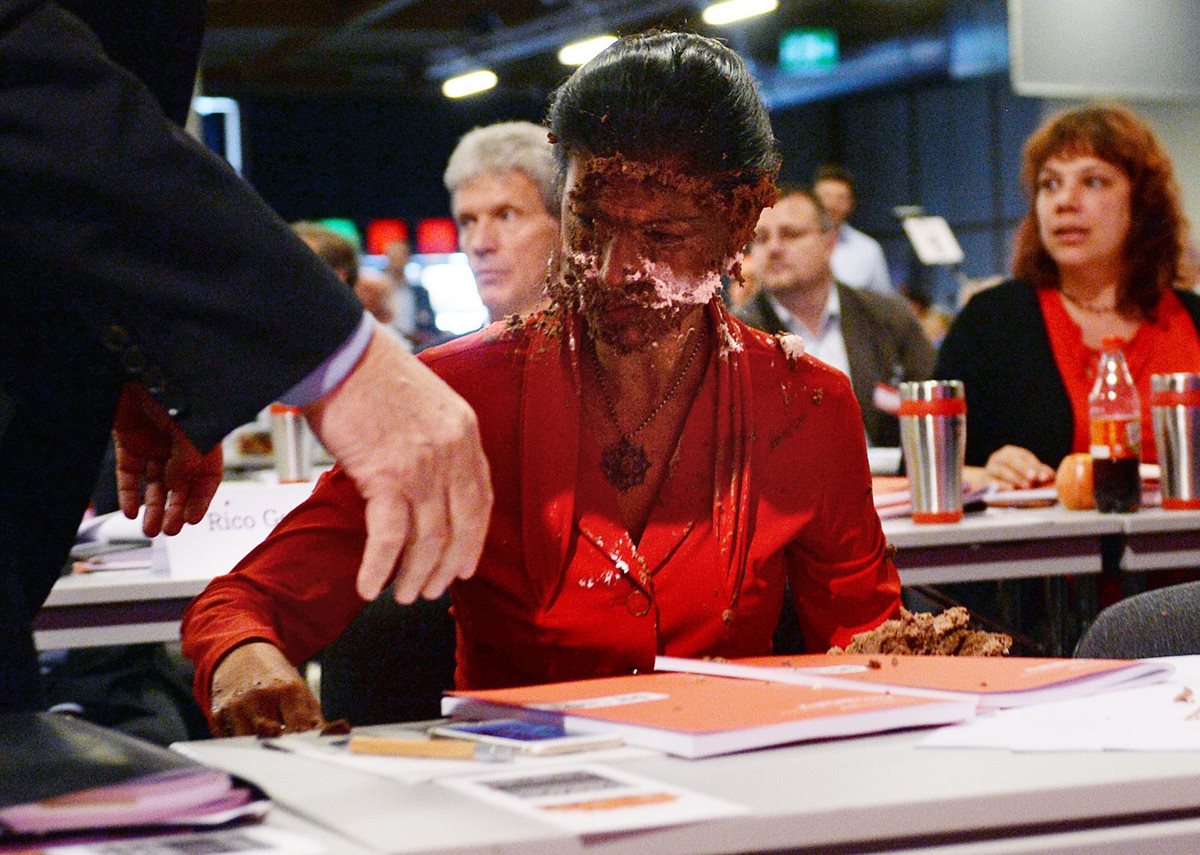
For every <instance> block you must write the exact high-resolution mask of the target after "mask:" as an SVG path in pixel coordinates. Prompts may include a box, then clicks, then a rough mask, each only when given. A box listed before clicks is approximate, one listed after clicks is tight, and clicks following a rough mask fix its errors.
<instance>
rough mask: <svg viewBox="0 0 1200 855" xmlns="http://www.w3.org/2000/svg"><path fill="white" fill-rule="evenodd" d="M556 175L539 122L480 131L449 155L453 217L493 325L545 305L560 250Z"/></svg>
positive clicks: (447, 175)
mask: <svg viewBox="0 0 1200 855" xmlns="http://www.w3.org/2000/svg"><path fill="white" fill-rule="evenodd" d="M557 175H558V173H557V169H556V167H555V164H554V149H553V146H551V145H550V141H549V139H548V138H547V132H546V129H545V128H543V127H540V126H538V125H535V124H533V123H532V122H500V123H499V124H495V125H487V126H486V127H482V128H475V129H474V130H472V131H468V132H467V133H466V134H464V135H463V137H462V139H460V140H459V141H458V145H457V146H455V148H454V151H453V152H452V153H451V154H450V160H449V162H448V163H447V164H446V172H445V175H444V176H443V181H444V182H445V185H446V189H447V190H448V191H450V211H451V213H452V215H453V216H454V222H455V223H456V224H457V226H458V242H459V245H460V246H461V247H462V251H463V252H464V253H466V255H467V263H468V264H470V265H471V272H472V273H473V274H474V275H475V285H476V287H477V288H478V289H479V299H480V300H482V301H483V305H484V306H485V307H486V308H487V310H488V316H489V317H490V319H491V320H493V321H498V320H500V319H501V318H504V317H506V316H508V315H525V314H528V313H529V312H532V311H533V310H535V309H537V308H538V307H539V306H541V305H543V304H544V302H545V299H544V290H545V286H546V275H547V270H548V267H549V264H550V256H551V255H552V254H553V252H554V249H555V247H556V246H557V243H558V186H557V181H558V178H557Z"/></svg>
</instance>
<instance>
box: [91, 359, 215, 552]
mask: <svg viewBox="0 0 1200 855" xmlns="http://www.w3.org/2000/svg"><path fill="white" fill-rule="evenodd" d="M113 441H114V443H115V444H116V451H117V499H118V501H119V502H120V504H121V510H122V511H123V512H124V513H125V516H127V517H129V519H133V518H134V517H136V516H137V512H138V507H139V506H140V505H141V504H142V501H143V491H144V498H145V503H146V515H145V516H144V517H143V519H142V531H143V532H144V533H145V535H146V536H147V537H154V536H155V535H156V534H158V533H159V532H163V533H166V534H178V533H179V531H180V529H182V528H183V524H184V523H185V522H187V523H193V524H195V523H198V522H200V520H202V519H203V518H204V512H205V511H206V510H208V504H209V502H211V501H212V497H213V494H214V493H216V492H217V487H218V486H219V485H220V483H221V476H222V474H223V471H224V466H223V463H224V459H223V457H222V454H221V446H219V445H218V446H216V447H215V448H214V449H213V450H212V451H210V452H208V453H207V454H201V453H200V452H199V451H198V450H197V449H196V446H194V445H192V442H191V440H189V439H188V438H187V436H186V435H185V434H184V432H183V431H182V430H181V429H180V427H179V425H177V424H175V422H174V420H173V419H172V418H171V417H170V416H169V415H167V411H166V410H165V409H163V406H162V404H160V403H158V401H156V400H154V398H152V397H150V393H149V392H147V391H146V390H145V388H144V387H142V385H141V384H140V383H126V384H125V387H124V388H123V389H122V390H121V397H120V399H119V400H118V402H117V413H116V416H115V417H114V419H113Z"/></svg>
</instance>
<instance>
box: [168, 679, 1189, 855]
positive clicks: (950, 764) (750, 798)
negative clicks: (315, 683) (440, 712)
mask: <svg viewBox="0 0 1200 855" xmlns="http://www.w3.org/2000/svg"><path fill="white" fill-rule="evenodd" d="M1171 661H1173V662H1175V663H1176V667H1177V668H1178V670H1177V672H1176V680H1177V681H1178V685H1170V686H1167V685H1164V686H1161V687H1153V688H1156V689H1158V688H1161V689H1163V690H1164V692H1165V694H1161V695H1160V697H1162V698H1165V699H1166V702H1167V703H1170V700H1169V699H1170V698H1171V697H1174V696H1175V695H1176V694H1177V693H1182V689H1181V688H1180V687H1181V686H1189V685H1190V686H1195V687H1196V688H1197V689H1200V684H1198V683H1197V679H1198V678H1200V656H1191V657H1176V658H1175V659H1173V660H1171ZM1132 691H1138V690H1132ZM1093 700H1095V699H1088V700H1087V701H1085V702H1083V703H1090V702H1091V701H1093ZM1100 703H1104V701H1101V702H1100ZM1093 709H1096V710H1097V711H1099V712H1101V713H1103V712H1104V710H1105V708H1104V707H1098V708H1093ZM1022 712H1025V711H1022ZM1192 717H1193V718H1194V717H1195V716H1192ZM1088 724H1091V722H1089V723H1088ZM1088 724H1085V725H1082V726H1083V727H1086V726H1088ZM1183 724H1184V725H1185V726H1186V722H1183ZM1058 726H1059V727H1062V726H1063V724H1062V723H1061V722H1060V723H1059V725H1058ZM1196 726H1197V727H1200V723H1198V724H1197V725H1196ZM959 727H961V726H959ZM1052 729H1053V728H1052V727H1051V728H1047V730H1052ZM363 730H365V731H370V730H372V729H371V728H365V729H363ZM358 732H359V731H356V733H358ZM930 733H932V731H929V730H921V729H916V730H907V731H899V732H893V733H887V734H881V735H873V736H860V737H853V738H844V739H837V740H827V741H817V742H809V743H802V744H794V745H788V746H783V747H777V748H771V749H765V750H758V751H748V752H743V753H739V754H730V755H725V756H719V757H710V758H706V759H700V760H685V759H679V758H675V757H670V756H666V755H661V754H657V753H647V752H642V753H640V754H638V753H635V754H633V755H632V756H624V757H619V758H616V759H605V760H604V761H602V766H601V767H600V768H605V769H617V770H619V771H621V772H623V773H626V774H628V775H631V776H637V777H638V778H640V779H643V780H648V781H651V782H657V783H658V785H660V786H662V787H664V788H678V789H681V790H686V791H688V792H691V793H699V794H700V795H701V796H703V797H706V798H710V799H714V800H716V801H717V803H718V804H721V805H730V804H732V805H735V806H737V807H738V808H740V811H739V812H733V813H723V812H721V811H713V812H712V813H711V814H710V815H708V816H700V817H693V820H695V821H689V822H685V823H682V824H678V825H670V826H666V825H664V826H663V827H657V828H649V829H641V830H636V831H623V832H613V833H601V834H591V835H580V834H575V833H572V832H571V831H569V830H564V829H563V828H561V827H558V826H556V825H554V824H551V823H549V822H546V821H545V819H544V817H543V819H538V818H536V817H534V816H532V815H531V813H532V812H531V813H522V812H520V811H514V810H513V809H511V807H506V806H504V805H502V804H500V803H498V802H491V801H488V800H484V799H480V798H479V797H478V794H475V795H472V794H471V793H470V792H469V791H464V790H463V789H462V788H461V787H454V786H452V785H451V786H448V785H447V783H446V780H445V779H444V778H433V779H421V780H415V779H406V778H405V777H404V776H402V775H401V776H393V775H392V773H390V772H388V771H387V770H386V769H384V767H382V766H377V767H375V769H374V770H373V771H366V770H365V769H364V768H350V767H349V766H346V765H335V764H334V763H332V762H328V761H325V760H321V759H318V758H316V757H315V756H306V755H304V754H297V753H285V752H283V751H277V750H276V751H272V750H265V749H264V747H263V745H262V744H261V743H260V742H258V741H256V740H254V739H252V738H236V739H223V740H210V741H206V742H192V743H186V744H185V745H184V746H182V747H181V749H182V750H183V751H185V753H187V754H189V755H190V756H192V757H194V758H196V759H199V760H201V761H202V762H205V763H207V764H209V765H214V766H217V767H220V768H223V769H227V770H229V771H232V772H235V773H237V774H240V775H242V776H245V777H247V778H250V779H252V780H254V781H255V782H257V783H258V784H260V785H261V786H262V787H264V788H265V789H266V791H267V792H268V793H269V794H270V795H271V797H272V798H273V800H274V802H275V805H276V809H275V810H274V811H273V812H272V813H271V814H270V816H269V818H268V823H269V824H270V825H272V826H274V827H277V828H280V829H284V830H286V831H288V832H291V833H294V834H297V835H299V836H300V837H302V838H305V839H307V840H309V841H312V842H314V843H316V844H318V845H319V846H323V847H324V851H327V852H336V853H346V855H353V854H354V853H359V854H360V855H362V854H363V853H385V852H386V853H450V852H453V853H459V855H466V853H492V855H499V853H522V855H530V853H572V852H578V853H594V854H595V855H625V853H628V855H635V853H636V855H642V853H647V852H654V853H667V854H668V855H669V853H696V855H702V853H731V852H790V853H802V855H815V853H825V854H826V855H827V853H835V854H836V853H850V852H856V853H857V852H883V851H888V852H904V853H917V852H922V853H939V855H973V854H975V853H985V852H986V853H1031V852H1053V853H1068V852H1071V853H1077V852H1089V853H1122V855H1127V853H1139V852H1196V851H1200V750H1196V749H1197V748H1200V741H1195V740H1190V741H1188V740H1187V739H1186V738H1185V741H1188V744H1186V745H1183V746H1180V747H1170V748H1168V747H1167V745H1166V744H1165V743H1162V744H1156V745H1154V746H1152V747H1151V748H1150V749H1149V750H1102V749H1093V750H1081V749H1080V748H1079V747H1078V746H1074V749H1075V750H1059V749H1056V748H1055V747H1054V745H1053V744H1051V745H1050V746H1043V747H1042V748H1040V749H1038V750H1009V749H1006V748H1003V747H990V748H983V747H937V746H935V745H931V744H928V743H927V735H928V734H930ZM374 759H386V760H387V761H392V760H394V759H395V758H374ZM426 762H429V761H426ZM436 762H441V763H444V764H445V763H449V764H453V763H455V762H456V761H436ZM578 762H579V763H583V761H578ZM597 762H601V761H592V763H593V764H595V763H597ZM468 765H469V766H476V765H478V764H468ZM396 768H397V769H399V768H400V767H398V766H397V767H396ZM569 768H571V767H570V766H569V765H561V766H552V767H547V768H546V769H544V770H536V769H535V770H529V771H526V770H521V771H522V772H523V775H522V778H523V780H526V781H527V782H529V781H535V780H537V779H538V775H543V776H545V777H544V781H545V782H551V781H553V780H555V775H554V770H556V769H558V770H560V772H559V774H558V776H557V777H558V778H559V779H560V780H561V779H562V776H563V775H564V774H566V773H565V771H562V770H566V769H569ZM580 768H585V767H580ZM592 768H597V767H596V766H594V765H593V767H592ZM442 774H444V775H452V774H458V775H479V774H480V773H479V771H478V769H473V770H470V771H468V772H450V771H448V772H446V773H442ZM483 774H485V775H486V774H489V773H483ZM546 785H547V786H550V784H549V783H547V784H546ZM616 801H617V800H615V799H614V803H613V805H612V806H610V807H616ZM596 809H597V810H599V809H600V807H599V806H598V807H597V808H596ZM222 851H224V850H222Z"/></svg>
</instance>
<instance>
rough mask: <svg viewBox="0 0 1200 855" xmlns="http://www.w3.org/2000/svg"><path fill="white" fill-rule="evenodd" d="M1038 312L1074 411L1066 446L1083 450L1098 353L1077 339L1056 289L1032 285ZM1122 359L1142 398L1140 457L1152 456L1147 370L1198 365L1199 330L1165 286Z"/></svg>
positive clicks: (1195, 368)
mask: <svg viewBox="0 0 1200 855" xmlns="http://www.w3.org/2000/svg"><path fill="white" fill-rule="evenodd" d="M1037 294H1038V300H1039V302H1040V303H1041V308H1042V317H1043V318H1044V319H1045V321H1046V329H1047V330H1048V332H1049V334H1050V349H1051V351H1053V353H1054V362H1055V364H1056V365H1057V366H1058V373H1059V374H1060V375H1061V376H1062V379H1063V384H1064V385H1065V386H1066V387H1067V397H1068V398H1070V400H1071V410H1072V412H1073V413H1074V414H1075V436H1074V439H1073V441H1072V443H1071V450H1072V451H1087V450H1088V448H1089V446H1090V443H1091V440H1090V434H1089V426H1088V396H1089V395H1090V394H1091V392H1092V386H1093V384H1094V383H1095V382H1096V362H1097V360H1098V359H1099V356H1100V353H1099V351H1097V350H1093V349H1092V348H1090V347H1088V346H1087V345H1085V344H1084V343H1083V330H1082V329H1081V328H1080V326H1079V324H1077V323H1075V321H1074V319H1072V317H1071V316H1070V315H1069V314H1067V309H1066V307H1065V306H1064V305H1063V300H1062V294H1061V293H1060V292H1059V291H1058V290H1057V289H1055V288H1040V289H1038V292H1037ZM1125 361H1126V362H1127V363H1128V364H1129V373H1130V374H1132V375H1133V382H1134V383H1135V384H1136V385H1137V390H1138V396H1139V397H1140V398H1141V404H1142V460H1143V461H1144V462H1146V463H1157V462H1158V451H1157V448H1156V446H1155V442H1154V423H1153V422H1152V421H1151V418H1150V376H1151V375H1152V374H1169V373H1172V372H1176V371H1200V334H1197V332H1196V325H1195V324H1194V323H1193V322H1192V317H1191V315H1189V314H1188V312H1187V309H1185V308H1184V307H1183V303H1181V302H1180V300H1179V298H1178V297H1176V296H1175V292H1174V291H1172V290H1170V289H1168V290H1167V291H1166V292H1165V293H1164V294H1163V296H1162V299H1161V300H1160V301H1159V304H1158V318H1157V320H1155V321H1154V322H1153V323H1150V322H1148V321H1143V322H1142V323H1141V324H1140V325H1139V326H1138V328H1137V332H1136V333H1134V336H1133V339H1132V340H1131V341H1129V342H1126V344H1125Z"/></svg>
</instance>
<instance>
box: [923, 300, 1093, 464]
mask: <svg viewBox="0 0 1200 855" xmlns="http://www.w3.org/2000/svg"><path fill="white" fill-rule="evenodd" d="M934 370H935V376H936V377H938V379H941V380H962V381H963V384H964V386H965V391H966V395H967V452H966V462H967V464H968V465H971V466H984V465H986V464H987V459H988V457H989V456H990V455H991V454H992V452H994V451H996V450H997V449H999V448H1001V447H1002V446H1004V445H1017V446H1020V447H1022V448H1027V449H1029V450H1030V451H1031V452H1033V454H1034V455H1035V456H1036V457H1037V458H1038V459H1039V460H1041V461H1042V462H1043V463H1046V464H1048V465H1050V466H1057V465H1058V464H1059V461H1061V460H1062V458H1063V456H1064V455H1066V454H1067V453H1068V452H1069V451H1070V450H1071V440H1072V436H1073V431H1074V416H1073V414H1072V410H1071V402H1070V400H1069V399H1068V397H1067V391H1066V387H1065V386H1064V385H1063V381H1062V377H1061V376H1060V375H1059V373H1058V366H1057V365H1056V364H1055V361H1054V354H1053V352H1052V351H1051V350H1050V340H1049V337H1048V335H1047V333H1046V327H1045V324H1044V323H1043V321H1042V316H1041V310H1040V308H1039V306H1038V300H1037V296H1036V294H1035V293H1034V291H1033V289H1032V288H1030V287H1029V286H1027V285H1025V284H1023V283H1021V282H1012V281H1010V282H1005V283H1003V284H1000V285H996V286H995V287H993V288H989V289H987V290H986V291H982V292H980V293H978V294H976V295H975V296H974V297H972V298H971V300H970V302H968V303H967V305H966V306H965V307H964V308H963V310H962V312H961V313H960V314H959V315H958V317H957V318H955V319H954V323H953V324H951V325H950V331H949V332H948V333H947V334H946V338H945V339H944V340H943V341H942V346H941V349H940V350H939V352H938V359H937V366H936V368H935V369H934Z"/></svg>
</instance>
